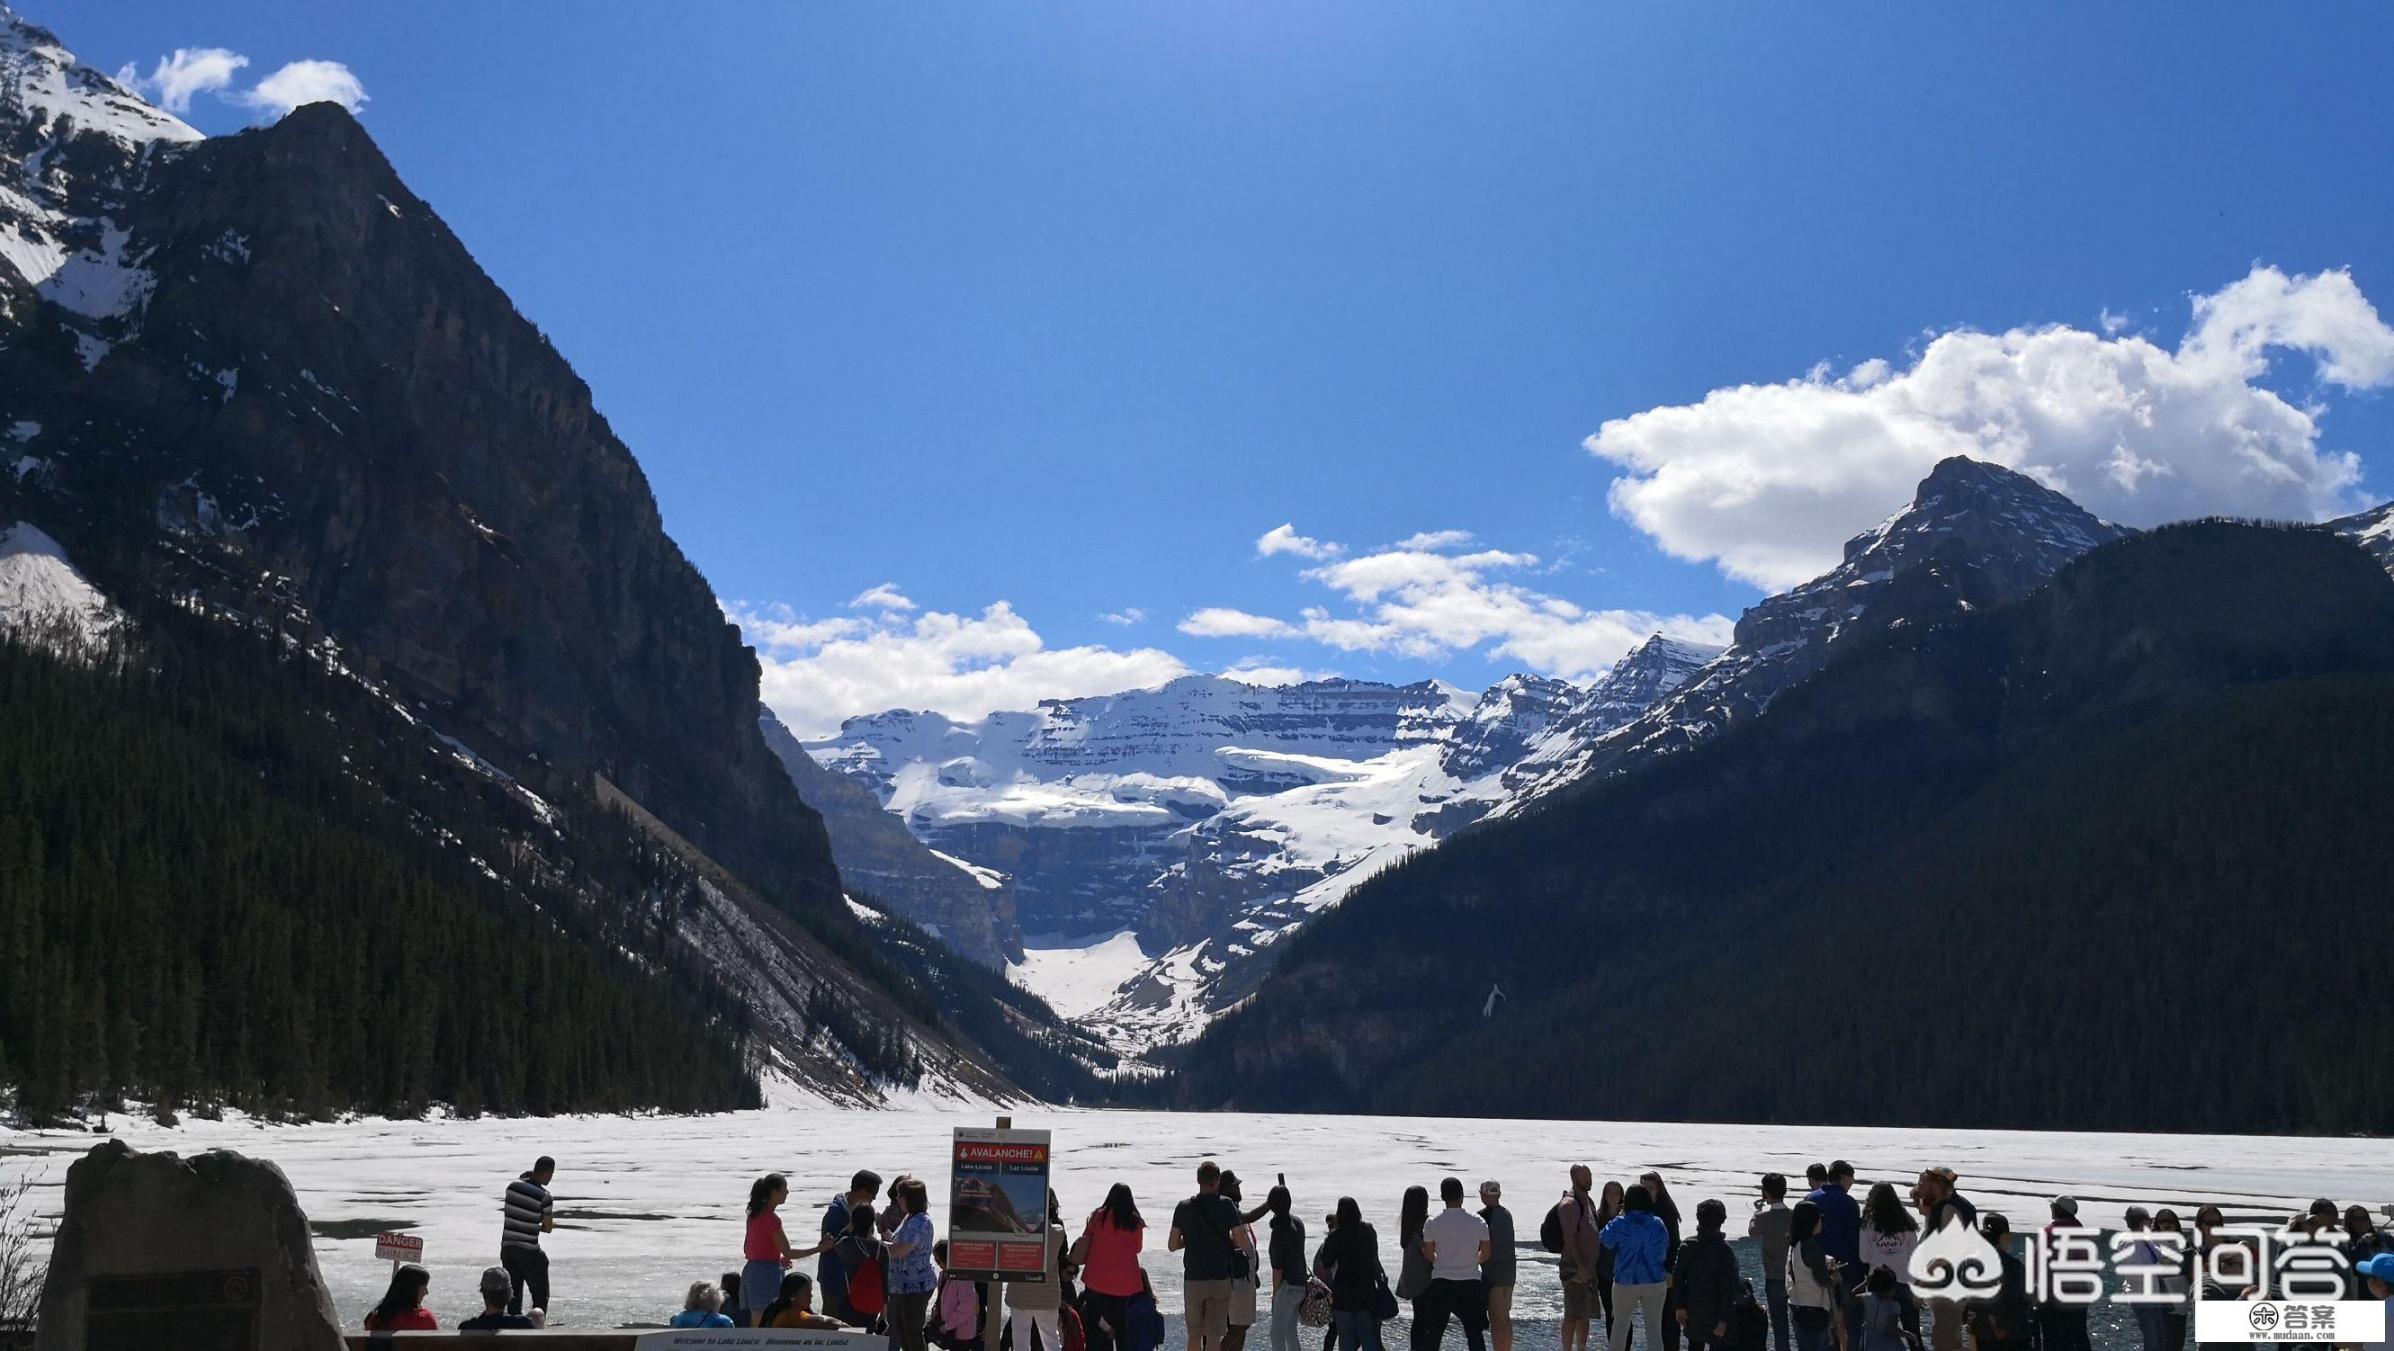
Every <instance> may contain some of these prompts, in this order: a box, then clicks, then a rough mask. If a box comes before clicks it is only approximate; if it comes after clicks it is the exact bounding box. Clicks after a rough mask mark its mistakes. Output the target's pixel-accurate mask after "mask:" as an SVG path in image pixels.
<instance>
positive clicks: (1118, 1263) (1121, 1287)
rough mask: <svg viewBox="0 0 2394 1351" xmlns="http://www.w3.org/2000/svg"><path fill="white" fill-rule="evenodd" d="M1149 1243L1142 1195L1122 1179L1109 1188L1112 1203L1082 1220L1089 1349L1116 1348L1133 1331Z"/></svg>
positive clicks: (1083, 1291) (1084, 1305) (1084, 1318)
mask: <svg viewBox="0 0 2394 1351" xmlns="http://www.w3.org/2000/svg"><path fill="white" fill-rule="evenodd" d="M1146 1243H1147V1221H1146V1220H1145V1219H1143V1218H1141V1217H1140V1215H1139V1202H1138V1199H1137V1198H1136V1197H1134V1196H1132V1195H1131V1189H1130V1188H1129V1187H1127V1186H1125V1185H1124V1184H1122V1183H1120V1182H1117V1183H1115V1184H1114V1185H1113V1187H1112V1188H1110V1189H1109V1190H1108V1191H1107V1192H1106V1203H1105V1204H1104V1205H1102V1206H1099V1207H1098V1208H1097V1209H1095V1210H1093V1211H1090V1212H1089V1218H1088V1221H1087V1222H1086V1223H1084V1224H1082V1225H1081V1237H1080V1241H1079V1242H1078V1243H1077V1244H1075V1245H1074V1246H1075V1247H1077V1248H1078V1249H1079V1250H1080V1260H1081V1314H1082V1322H1083V1324H1084V1325H1085V1330H1086V1335H1087V1338H1088V1342H1089V1351H1115V1348H1117V1347H1119V1346H1123V1345H1126V1344H1127V1340H1128V1338H1129V1336H1130V1302H1131V1300H1132V1299H1134V1298H1136V1297H1137V1296H1138V1293H1139V1289H1140V1280H1141V1277H1142V1275H1143V1273H1142V1272H1141V1271H1140V1270H1139V1250H1140V1249H1141V1248H1143V1247H1145V1246H1146Z"/></svg>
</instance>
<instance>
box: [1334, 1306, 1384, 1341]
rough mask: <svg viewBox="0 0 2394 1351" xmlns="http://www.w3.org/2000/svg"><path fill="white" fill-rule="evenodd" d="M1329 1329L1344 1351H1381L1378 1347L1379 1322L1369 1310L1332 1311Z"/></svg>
mask: <svg viewBox="0 0 2394 1351" xmlns="http://www.w3.org/2000/svg"><path fill="white" fill-rule="evenodd" d="M1330 1328H1331V1330H1332V1331H1334V1332H1336V1333H1337V1334H1338V1344H1339V1345H1340V1346H1342V1347H1345V1348H1346V1351H1383V1348H1382V1347H1381V1345H1380V1320H1379V1319H1377V1318H1374V1317H1372V1311H1371V1310H1369V1309H1333V1310H1331V1311H1330Z"/></svg>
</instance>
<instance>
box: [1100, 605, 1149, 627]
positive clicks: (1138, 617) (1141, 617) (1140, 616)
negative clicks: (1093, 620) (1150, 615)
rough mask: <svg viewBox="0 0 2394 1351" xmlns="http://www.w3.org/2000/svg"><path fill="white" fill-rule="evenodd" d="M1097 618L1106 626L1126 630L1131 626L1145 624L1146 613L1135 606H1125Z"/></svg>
mask: <svg viewBox="0 0 2394 1351" xmlns="http://www.w3.org/2000/svg"><path fill="white" fill-rule="evenodd" d="M1098 618H1099V619H1100V620H1103V621H1104V622H1106V623H1108V624H1113V625H1116V626H1118V627H1121V628H1126V629H1127V628H1129V627H1130V626H1131V625H1133V624H1144V623H1146V622H1147V612H1146V611H1145V610H1142V609H1140V608H1139V607H1138V606H1136V605H1126V606H1124V607H1122V608H1121V609H1119V610H1115V611H1112V612H1111V613H1108V614H1102V615H1099V616H1098Z"/></svg>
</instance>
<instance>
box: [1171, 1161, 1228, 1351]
mask: <svg viewBox="0 0 2394 1351" xmlns="http://www.w3.org/2000/svg"><path fill="white" fill-rule="evenodd" d="M1238 1227H1239V1208H1238V1203H1237V1202H1235V1201H1232V1200H1231V1199H1230V1198H1229V1197H1226V1196H1224V1195H1223V1194H1222V1167H1221V1165H1220V1164H1217V1163H1215V1162H1214V1161H1213V1160H1212V1159H1207V1160H1205V1161H1204V1162H1203V1163H1200V1164H1198V1165H1197V1194H1196V1195H1194V1196H1191V1197H1190V1198H1189V1199H1187V1200H1185V1201H1183V1202H1181V1203H1180V1204H1179V1205H1178V1206H1176V1207H1174V1208H1173V1211H1172V1229H1171V1232H1170V1233H1168V1234H1167V1235H1166V1236H1165V1240H1164V1246H1165V1248H1166V1250H1167V1251H1170V1252H1176V1253H1179V1254H1180V1255H1181V1259H1180V1274H1181V1288H1182V1291H1183V1295H1184V1298H1185V1299H1186V1300H1187V1305H1186V1317H1187V1319H1188V1329H1189V1337H1188V1343H1189V1351H1222V1347H1223V1339H1224V1338H1225V1337H1226V1336H1228V1335H1229V1332H1230V1280H1231V1277H1232V1276H1233V1275H1235V1274H1237V1272H1238V1270H1239V1257H1240V1254H1239V1252H1238V1247H1237V1244H1236V1243H1234V1242H1233V1241H1232V1239H1231V1232H1232V1231H1233V1230H1235V1229H1237V1228H1238Z"/></svg>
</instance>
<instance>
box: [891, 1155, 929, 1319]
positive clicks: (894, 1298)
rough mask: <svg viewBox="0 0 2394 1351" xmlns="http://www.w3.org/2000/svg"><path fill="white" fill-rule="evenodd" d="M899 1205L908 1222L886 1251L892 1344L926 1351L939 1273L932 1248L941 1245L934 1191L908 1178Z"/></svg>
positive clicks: (894, 1233)
mask: <svg viewBox="0 0 2394 1351" xmlns="http://www.w3.org/2000/svg"><path fill="white" fill-rule="evenodd" d="M898 1205H899V1207H900V1208H901V1209H903V1210H904V1211H905V1218H903V1219H901V1220H899V1221H898V1226H897V1228H895V1229H893V1230H892V1231H890V1236H889V1243H888V1246H886V1247H885V1248H884V1249H883V1251H884V1252H886V1253H887V1254H889V1277H888V1285H889V1344H890V1345H891V1346H894V1347H898V1348H900V1351H924V1347H925V1346H926V1344H927V1343H926V1342H925V1340H924V1331H925V1326H924V1325H925V1323H926V1322H927V1321H928V1315H929V1313H930V1311H931V1294H932V1292H933V1291H935V1290H937V1289H939V1270H938V1268H937V1267H935V1266H934V1265H933V1264H932V1261H931V1245H932V1244H933V1243H934V1242H936V1241H938V1235H937V1234H935V1233H933V1232H932V1229H931V1213H930V1212H931V1189H930V1188H929V1187H926V1186H924V1185H923V1182H922V1179H920V1178H912V1177H910V1178H906V1179H904V1180H903V1181H901V1182H900V1183H899V1184H898Z"/></svg>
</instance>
